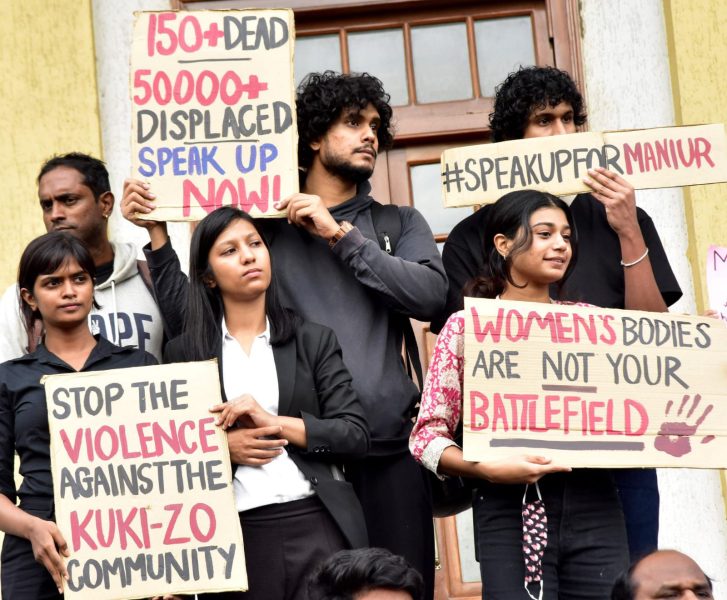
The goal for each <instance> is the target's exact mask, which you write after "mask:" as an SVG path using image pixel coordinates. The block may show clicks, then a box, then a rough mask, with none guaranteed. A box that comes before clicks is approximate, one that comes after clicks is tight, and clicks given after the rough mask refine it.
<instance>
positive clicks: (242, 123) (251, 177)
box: [131, 9, 298, 221]
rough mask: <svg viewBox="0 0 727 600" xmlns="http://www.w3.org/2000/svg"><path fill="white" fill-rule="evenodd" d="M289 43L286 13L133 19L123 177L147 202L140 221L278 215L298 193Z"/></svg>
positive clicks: (244, 12)
mask: <svg viewBox="0 0 727 600" xmlns="http://www.w3.org/2000/svg"><path fill="white" fill-rule="evenodd" d="M294 37H295V32H294V26H293V13H292V11H290V10H287V9H275V10H235V11H194V12H173V11H169V12H141V13H136V21H135V23H134V37H133V44H132V49H131V100H132V113H133V114H132V142H131V147H132V176H133V177H136V178H137V179H142V180H145V181H149V182H150V183H151V186H152V187H151V189H152V191H153V192H154V193H155V194H156V197H157V198H156V200H155V202H156V204H157V207H158V208H157V209H156V210H155V211H154V212H153V213H152V214H151V215H148V218H150V219H156V220H163V221H190V220H199V219H202V218H203V217H204V216H205V215H207V214H208V213H209V212H211V211H212V210H214V209H215V208H218V207H220V206H223V205H231V206H236V207H239V208H241V209H243V210H246V211H248V212H250V213H251V214H252V215H253V216H270V215H277V212H276V211H275V210H274V209H273V206H272V203H273V201H274V200H278V199H280V198H284V197H285V196H287V195H289V194H293V193H295V192H297V191H298V159H297V129H296V118H295V89H294V84H293V81H294V80H293V64H292V60H293V39H294ZM140 216H141V215H140Z"/></svg>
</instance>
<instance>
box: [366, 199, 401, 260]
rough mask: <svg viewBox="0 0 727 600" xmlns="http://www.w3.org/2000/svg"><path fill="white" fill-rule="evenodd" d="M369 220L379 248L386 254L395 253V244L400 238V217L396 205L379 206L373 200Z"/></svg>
mask: <svg viewBox="0 0 727 600" xmlns="http://www.w3.org/2000/svg"><path fill="white" fill-rule="evenodd" d="M371 220H372V221H373V222H374V231H375V232H376V239H377V240H378V241H379V246H380V247H381V249H382V250H383V251H384V252H386V253H387V254H394V253H395V252H396V244H397V243H398V242H399V238H400V237H401V217H400V216H399V207H398V206H397V205H396V204H379V203H378V202H376V200H374V202H373V204H372V205H371Z"/></svg>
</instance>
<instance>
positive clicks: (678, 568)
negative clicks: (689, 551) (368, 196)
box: [611, 550, 714, 600]
mask: <svg viewBox="0 0 727 600" xmlns="http://www.w3.org/2000/svg"><path fill="white" fill-rule="evenodd" d="M652 598H673V599H674V600H687V599H688V600H692V599H697V598H714V596H713V595H712V581H711V580H710V578H709V577H707V576H706V575H705V574H704V571H702V569H701V568H700V567H699V565H698V564H697V563H696V562H694V561H693V560H692V559H691V558H689V557H688V556H687V555H686V554H682V553H681V552H677V551H676V550H657V551H655V552H652V553H651V554H647V555H646V556H645V557H644V558H642V559H641V560H639V561H637V562H635V563H634V564H633V565H631V568H630V569H629V570H628V571H626V572H625V573H623V574H622V575H621V576H620V577H619V578H618V579H617V580H616V583H615V584H614V586H613V591H612V592H611V600H650V599H652Z"/></svg>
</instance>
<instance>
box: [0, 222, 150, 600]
mask: <svg viewBox="0 0 727 600" xmlns="http://www.w3.org/2000/svg"><path fill="white" fill-rule="evenodd" d="M95 272H96V269H95V266H94V263H93V259H92V258H91V255H90V254H89V252H88V250H87V249H86V247H85V246H84V245H83V243H82V242H80V241H79V240H78V239H76V238H75V237H73V236H72V235H70V234H68V233H64V232H53V233H48V234H46V235H44V236H41V237H39V238H37V239H35V240H33V241H32V242H30V244H29V245H28V247H27V248H26V249H25V251H24V252H23V256H22V257H21V259H20V267H19V269H18V289H19V290H20V295H21V298H22V300H20V301H21V312H22V314H23V318H24V320H25V323H26V327H27V328H28V331H33V330H34V328H35V323H36V322H37V321H38V320H42V325H43V329H44V331H45V335H44V337H43V339H42V342H41V344H40V345H39V346H38V347H37V348H36V349H35V351H34V352H32V353H30V354H26V355H25V356H23V357H21V358H16V359H15V360H11V361H8V362H6V363H3V364H2V365H0V530H2V531H4V532H5V539H4V541H3V549H2V597H3V599H5V598H7V599H16V598H33V599H36V600H38V599H40V600H46V599H48V600H50V599H57V598H62V592H63V585H64V580H65V578H66V576H67V575H66V567H65V565H64V558H65V557H67V556H69V551H68V546H67V544H66V540H65V538H64V536H63V533H62V532H61V531H60V530H59V529H58V527H57V526H56V524H55V523H54V518H55V517H54V506H53V482H52V478H51V470H50V434H49V431H48V411H47V409H46V401H45V391H44V389H43V386H42V385H41V383H40V379H41V377H43V376H44V375H54V374H57V373H72V372H75V371H79V372H81V371H103V370H106V369H119V368H124V367H139V366H144V365H152V364H156V360H155V359H154V357H153V356H152V355H151V354H148V353H147V352H143V351H141V350H137V349H136V348H119V347H118V346H114V345H113V344H111V342H109V341H107V340H105V339H104V338H102V337H100V336H96V337H94V336H93V335H91V331H90V330H89V328H88V314H89V313H90V312H91V307H92V306H93V303H94V300H93V278H94V275H95ZM16 452H17V454H18V456H19V458H20V474H21V475H22V476H23V482H22V484H21V485H20V487H19V489H16V486H15V478H14V472H13V463H14V458H15V453H16ZM18 499H19V500H20V505H19V506H16V501H17V500H18Z"/></svg>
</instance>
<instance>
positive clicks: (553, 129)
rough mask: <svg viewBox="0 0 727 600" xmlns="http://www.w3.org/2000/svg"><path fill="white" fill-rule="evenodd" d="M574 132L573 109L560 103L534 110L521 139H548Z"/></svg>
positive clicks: (565, 103)
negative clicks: (552, 136)
mask: <svg viewBox="0 0 727 600" xmlns="http://www.w3.org/2000/svg"><path fill="white" fill-rule="evenodd" d="M575 132H576V124H575V121H574V120H573V107H572V106H571V105H570V104H568V103H567V102H561V103H560V104H557V105H556V106H542V107H540V108H536V109H535V110H534V111H533V112H532V113H530V116H529V117H528V123H527V125H526V126H525V133H524V134H523V137H524V138H534V137H548V136H551V135H563V134H565V133H575Z"/></svg>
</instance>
